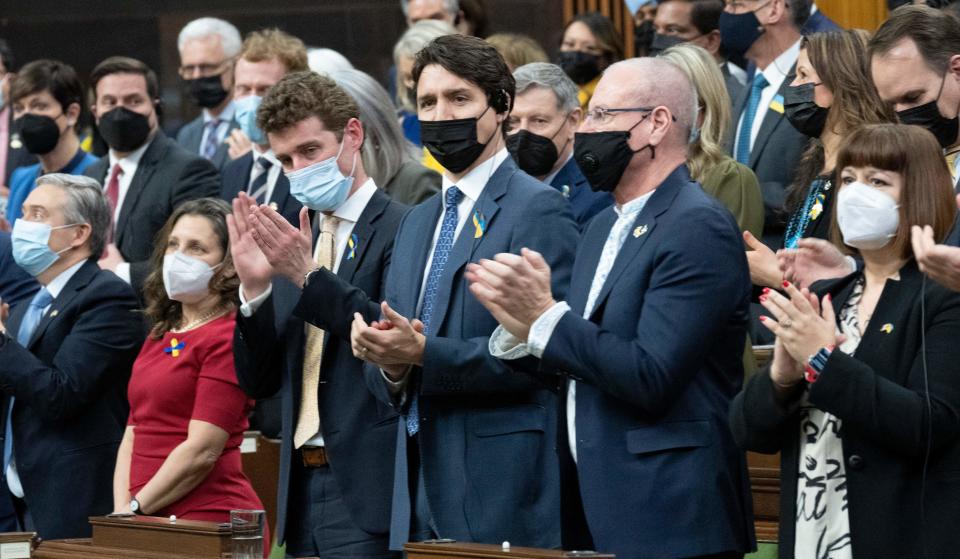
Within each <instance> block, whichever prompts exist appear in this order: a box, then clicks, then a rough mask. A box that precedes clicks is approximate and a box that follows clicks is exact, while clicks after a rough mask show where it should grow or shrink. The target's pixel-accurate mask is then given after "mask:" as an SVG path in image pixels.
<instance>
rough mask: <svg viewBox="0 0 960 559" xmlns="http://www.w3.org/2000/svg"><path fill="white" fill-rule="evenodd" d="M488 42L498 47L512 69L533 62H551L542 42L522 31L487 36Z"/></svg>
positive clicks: (498, 50)
mask: <svg viewBox="0 0 960 559" xmlns="http://www.w3.org/2000/svg"><path fill="white" fill-rule="evenodd" d="M487 42H488V43H490V44H491V45H493V48H495V49H497V52H499V53H500V56H502V57H503V59H504V61H506V63H507V65H508V66H510V68H511V69H513V70H516V69H517V68H519V67H521V66H523V65H525V64H530V63H531V62H549V61H550V59H548V58H547V53H546V52H544V50H543V47H541V46H540V43H538V42H536V41H534V40H533V39H532V38H531V37H528V36H527V35H521V34H520V33H497V34H495V35H490V36H489V37H487Z"/></svg>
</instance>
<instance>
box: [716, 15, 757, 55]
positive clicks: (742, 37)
mask: <svg viewBox="0 0 960 559" xmlns="http://www.w3.org/2000/svg"><path fill="white" fill-rule="evenodd" d="M765 5H766V4H764V6H765ZM762 7H763V6H760V7H759V8H757V9H758V10H759V9H760V8H762ZM755 12H756V10H754V11H753V12H746V13H743V14H731V13H727V12H720V44H721V46H722V47H723V51H724V52H726V53H727V54H728V55H730V56H731V57H734V58H738V59H742V58H743V57H744V56H745V55H746V54H747V51H748V50H750V47H752V46H753V43H756V42H757V39H759V38H760V35H763V26H762V25H760V20H758V19H757V14H756V13H755Z"/></svg>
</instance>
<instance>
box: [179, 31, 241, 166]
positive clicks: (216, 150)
mask: <svg viewBox="0 0 960 559" xmlns="http://www.w3.org/2000/svg"><path fill="white" fill-rule="evenodd" d="M241 44H242V41H241V38H240V32H239V31H237V28H236V27H234V26H233V25H232V24H231V23H229V22H226V21H224V20H222V19H217V18H212V17H204V18H200V19H195V20H193V21H191V22H190V23H188V24H186V25H185V26H184V27H183V29H182V30H181V31H180V36H179V37H178V38H177V48H178V50H179V51H180V77H181V78H182V79H183V81H184V83H185V84H186V85H187V89H188V90H189V91H190V97H191V98H192V99H193V101H194V103H196V104H197V105H198V106H200V107H201V108H202V109H203V111H202V112H201V114H200V116H198V117H197V118H195V119H193V120H192V121H190V122H188V123H187V124H186V125H184V127H183V128H181V129H180V131H179V132H178V133H177V143H178V144H180V145H181V146H182V147H183V148H184V149H186V150H187V151H189V152H190V153H194V154H197V155H199V156H201V157H203V158H204V159H207V160H209V161H210V162H211V163H213V165H214V167H216V168H217V169H218V170H222V169H223V166H224V165H225V164H226V163H227V162H229V161H230V159H231V158H230V157H229V153H228V151H229V148H228V145H227V143H226V140H227V138H229V137H230V135H231V133H232V132H233V131H234V130H235V129H236V128H237V123H236V121H235V120H234V118H233V112H234V110H233V96H232V95H231V91H232V89H233V63H234V61H235V59H236V57H237V55H238V54H239V53H240V46H241ZM247 143H249V142H247Z"/></svg>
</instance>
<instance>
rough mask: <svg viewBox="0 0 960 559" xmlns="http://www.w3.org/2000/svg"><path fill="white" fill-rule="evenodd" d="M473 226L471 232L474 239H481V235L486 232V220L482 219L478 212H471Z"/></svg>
mask: <svg viewBox="0 0 960 559" xmlns="http://www.w3.org/2000/svg"><path fill="white" fill-rule="evenodd" d="M473 226H474V227H475V230H474V232H473V238H474V239H479V238H480V237H483V234H484V233H486V232H487V220H486V218H484V217H483V214H482V213H480V210H474V211H473Z"/></svg>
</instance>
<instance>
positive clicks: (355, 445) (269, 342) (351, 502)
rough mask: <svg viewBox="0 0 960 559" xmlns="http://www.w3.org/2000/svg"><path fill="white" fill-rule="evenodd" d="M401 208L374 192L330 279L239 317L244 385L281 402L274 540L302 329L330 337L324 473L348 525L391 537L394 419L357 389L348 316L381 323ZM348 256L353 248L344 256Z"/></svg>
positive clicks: (281, 529) (286, 485)
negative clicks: (334, 484)
mask: <svg viewBox="0 0 960 559" xmlns="http://www.w3.org/2000/svg"><path fill="white" fill-rule="evenodd" d="M406 209H407V208H406V206H404V205H402V204H400V203H398V202H395V201H392V200H391V199H390V198H389V197H388V196H387V195H386V194H384V193H382V192H380V191H377V193H376V194H375V195H374V196H373V198H371V199H370V202H369V203H368V204H367V207H366V208H365V209H364V211H363V213H362V214H361V215H360V220H359V221H358V222H357V224H356V225H355V226H354V228H353V234H354V235H356V236H357V244H356V249H355V252H354V256H353V257H352V258H351V257H350V253H349V252H347V253H345V254H344V255H343V256H342V257H341V261H340V268H339V269H338V270H337V273H336V274H335V275H334V274H332V273H330V272H328V271H326V270H321V271H319V272H316V273H314V274H313V275H312V276H311V277H310V284H309V285H308V286H307V288H306V289H304V290H303V291H301V289H300V288H299V286H294V285H293V284H291V283H290V282H289V281H286V280H284V279H275V280H274V281H273V293H272V294H271V296H270V297H268V298H267V300H266V301H265V302H264V304H263V306H261V307H260V308H259V309H257V312H255V313H254V314H253V316H251V317H250V318H246V317H244V316H243V315H242V314H240V313H238V314H237V329H236V331H235V337H234V357H235V361H236V366H237V378H238V379H239V381H240V386H241V387H242V388H243V389H244V390H245V391H246V392H247V394H249V395H250V396H252V397H254V398H266V397H268V396H272V395H273V394H276V393H277V391H280V393H281V402H282V410H283V414H282V426H283V429H282V437H281V438H282V439H283V443H282V447H281V453H280V485H279V489H278V491H277V527H276V535H277V539H278V541H280V542H283V541H285V538H286V523H287V518H289V515H291V514H302V513H303V511H297V510H290V509H289V502H290V498H289V494H290V491H291V478H290V466H291V462H290V461H291V460H297V459H299V455H298V453H297V452H296V450H295V449H294V448H293V433H294V430H295V429H296V420H297V417H298V415H299V413H300V396H301V391H302V386H303V343H304V321H307V322H310V323H311V324H313V325H314V326H317V327H318V328H323V329H324V330H326V331H327V332H328V334H329V335H327V336H326V338H325V340H324V352H323V364H322V365H321V368H320V375H321V383H320V388H319V390H320V392H319V407H320V424H321V429H322V430H323V438H324V444H325V445H326V448H327V452H328V456H329V460H330V468H331V470H332V472H333V475H334V477H335V479H336V480H337V485H338V486H339V489H340V492H341V494H342V495H343V500H344V502H345V503H346V506H347V509H348V510H349V511H350V516H351V518H352V519H353V521H354V523H356V525H357V526H359V527H360V528H362V529H363V530H365V531H367V532H370V533H379V534H386V533H387V530H389V528H390V497H391V487H392V486H393V455H394V444H395V440H396V432H397V413H396V411H395V410H394V409H393V408H391V407H390V406H388V405H386V404H384V403H381V402H379V401H378V400H376V399H375V398H374V397H373V396H372V395H371V393H370V392H369V391H368V390H367V387H366V386H365V385H364V383H363V379H362V377H361V373H362V370H363V362H362V361H360V360H358V359H356V358H355V357H354V356H353V352H352V351H351V349H350V324H351V322H352V321H353V313H354V312H359V313H361V314H363V315H365V316H366V317H367V319H368V320H376V319H377V318H379V316H380V305H379V301H380V299H381V298H382V297H383V282H384V278H385V276H386V274H387V270H388V268H389V266H390V260H391V254H392V253H393V240H394V235H395V233H396V231H397V226H398V225H399V223H400V219H401V218H402V217H403V214H404V213H405V212H406ZM347 250H348V251H349V250H350V249H349V248H348V249H347Z"/></svg>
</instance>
